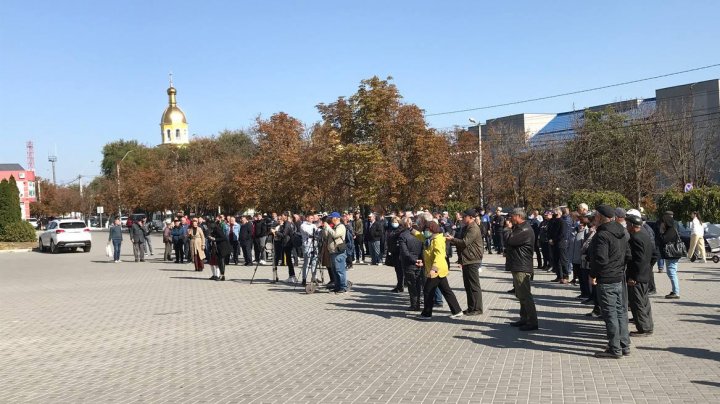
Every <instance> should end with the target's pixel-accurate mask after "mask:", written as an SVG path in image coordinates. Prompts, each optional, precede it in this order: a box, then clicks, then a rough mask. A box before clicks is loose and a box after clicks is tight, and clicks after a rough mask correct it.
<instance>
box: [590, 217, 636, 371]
mask: <svg viewBox="0 0 720 404" xmlns="http://www.w3.org/2000/svg"><path fill="white" fill-rule="evenodd" d="M596 212H597V213H596V214H595V225H596V226H597V232H596V233H595V236H594V237H593V239H592V242H591V243H590V246H589V248H588V258H589V260H590V276H591V277H592V278H593V279H594V281H593V283H594V284H597V293H598V300H599V302H600V310H601V311H602V314H603V318H604V320H605V328H606V331H607V337H608V349H606V350H605V351H601V352H597V353H595V357H597V358H612V359H622V357H623V355H628V354H629V353H630V334H629V332H628V318H627V308H626V306H625V304H624V302H623V295H624V293H623V288H624V285H623V278H624V277H625V262H626V253H627V249H628V243H627V241H626V240H625V228H624V227H623V226H622V225H621V224H620V223H617V222H615V221H613V220H612V219H613V218H614V217H615V208H613V207H612V206H610V205H599V206H598V207H597V209H596Z"/></svg>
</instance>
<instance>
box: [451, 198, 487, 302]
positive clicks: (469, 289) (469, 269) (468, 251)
mask: <svg viewBox="0 0 720 404" xmlns="http://www.w3.org/2000/svg"><path fill="white" fill-rule="evenodd" d="M475 215H476V212H475V209H468V210H466V211H465V212H463V223H464V230H463V234H462V238H454V237H453V236H451V235H448V236H446V239H447V240H448V242H449V243H450V244H451V245H454V246H455V247H457V250H458V255H459V256H460V265H461V267H462V274H463V285H464V286H465V293H466V294H467V304H468V308H467V310H465V311H464V312H463V313H464V314H465V315H467V316H476V315H479V314H482V312H483V304H482V288H481V287H480V266H481V265H482V259H483V241H482V232H481V231H480V227H479V226H478V225H477V223H475Z"/></svg>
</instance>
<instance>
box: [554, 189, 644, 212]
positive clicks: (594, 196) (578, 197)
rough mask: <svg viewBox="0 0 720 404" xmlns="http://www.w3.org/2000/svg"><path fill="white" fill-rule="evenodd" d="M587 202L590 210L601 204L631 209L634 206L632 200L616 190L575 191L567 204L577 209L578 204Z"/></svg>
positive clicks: (572, 208)
mask: <svg viewBox="0 0 720 404" xmlns="http://www.w3.org/2000/svg"><path fill="white" fill-rule="evenodd" d="M581 203H586V204H587V205H588V207H589V208H590V210H592V209H595V206H597V205H600V204H603V203H604V204H608V205H610V206H614V207H616V208H617V207H620V208H625V209H629V208H631V207H632V204H631V203H630V201H629V200H628V199H627V198H626V197H624V196H623V195H622V194H620V193H619V192H614V191H588V190H582V191H575V192H573V193H572V194H570V198H569V199H568V202H567V205H568V207H569V208H570V209H571V210H577V207H578V205H580V204H581Z"/></svg>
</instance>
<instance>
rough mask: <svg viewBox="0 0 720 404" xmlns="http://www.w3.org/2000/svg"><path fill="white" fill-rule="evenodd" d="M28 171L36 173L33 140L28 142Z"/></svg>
mask: <svg viewBox="0 0 720 404" xmlns="http://www.w3.org/2000/svg"><path fill="white" fill-rule="evenodd" d="M26 148H27V165H28V166H27V169H28V171H35V146H33V142H32V140H28V142H27V146H26Z"/></svg>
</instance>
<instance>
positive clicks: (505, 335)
mask: <svg viewBox="0 0 720 404" xmlns="http://www.w3.org/2000/svg"><path fill="white" fill-rule="evenodd" d="M482 325H483V329H471V330H466V331H474V332H478V333H481V335H482V337H472V336H464V335H458V336H455V337H454V338H457V339H463V340H468V341H471V342H474V343H476V344H480V345H486V346H490V347H494V348H517V349H532V350H538V351H545V352H556V353H563V354H570V355H577V356H591V355H592V354H593V352H595V351H599V350H602V349H603V348H604V347H605V346H606V342H605V340H604V339H602V337H603V335H602V334H599V335H598V334H597V333H594V332H592V331H593V330H594V328H589V327H586V326H585V325H583V324H580V323H575V322H560V321H554V320H543V321H540V329H539V330H537V331H535V332H532V333H527V332H523V331H520V330H518V329H517V328H515V327H511V326H509V325H508V324H496V323H490V324H488V323H483V324H482ZM488 328H489V329H488ZM560 329H562V330H561V331H560V333H559V334H560V335H558V333H553V330H560ZM593 337H595V338H594V340H593ZM535 341H542V342H543V344H539V343H537V342H535Z"/></svg>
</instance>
